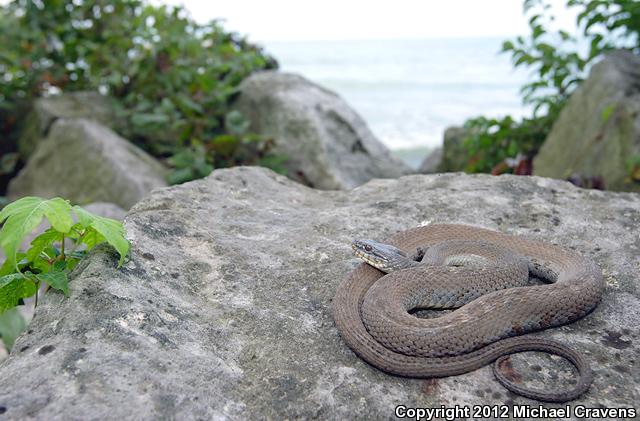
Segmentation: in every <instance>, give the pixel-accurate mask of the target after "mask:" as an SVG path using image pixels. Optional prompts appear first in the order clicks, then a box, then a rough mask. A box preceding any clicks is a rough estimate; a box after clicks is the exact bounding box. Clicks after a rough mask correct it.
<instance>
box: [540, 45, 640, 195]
mask: <svg viewBox="0 0 640 421" xmlns="http://www.w3.org/2000/svg"><path fill="white" fill-rule="evenodd" d="M634 164H635V165H640V56H636V55H634V54H632V53H630V52H627V51H617V52H614V53H611V54H609V55H608V56H607V57H606V58H605V59H604V60H602V61H601V62H600V63H598V64H596V65H595V66H593V68H592V69H591V74H590V75H589V78H588V79H587V80H585V81H584V82H583V83H582V85H581V86H580V87H579V88H578V89H576V91H575V92H574V93H573V95H571V98H570V99H569V102H568V103H567V105H565V107H564V109H563V110H562V112H561V113H560V117H559V118H558V120H557V121H556V122H555V124H554V125H553V128H552V130H551V133H549V136H547V139H546V140H545V142H544V144H543V145H542V148H541V149H540V152H539V153H538V155H537V156H536V157H535V160H534V161H533V172H534V174H535V175H541V176H545V177H554V178H562V179H567V178H569V177H572V176H573V177H581V178H587V179H589V178H601V179H602V180H603V181H604V185H605V187H606V188H607V189H611V190H626V191H640V180H633V179H632V177H630V173H631V167H632V166H633V165H634Z"/></svg>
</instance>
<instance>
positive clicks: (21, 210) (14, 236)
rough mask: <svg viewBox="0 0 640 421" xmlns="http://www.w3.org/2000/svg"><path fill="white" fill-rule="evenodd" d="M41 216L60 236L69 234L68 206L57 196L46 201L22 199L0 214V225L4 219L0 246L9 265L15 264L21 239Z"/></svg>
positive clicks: (8, 206) (70, 220)
mask: <svg viewBox="0 0 640 421" xmlns="http://www.w3.org/2000/svg"><path fill="white" fill-rule="evenodd" d="M43 217H46V218H47V219H48V220H49V222H50V223H51V226H52V227H53V228H54V229H56V230H58V231H60V232H63V233H66V232H69V230H70V229H71V226H72V225H73V219H72V218H71V205H69V202H67V201H66V200H63V199H61V198H59V197H56V198H54V199H49V200H45V199H41V198H39V197H23V198H22V199H19V200H16V201H15V202H13V203H10V204H8V205H7V206H5V207H4V208H3V209H2V211H0V223H1V222H2V221H5V220H6V221H5V223H4V225H3V227H2V230H0V246H1V247H2V249H3V250H4V252H5V254H6V256H7V260H9V261H10V262H11V263H12V264H15V256H16V253H17V252H18V248H19V247H20V243H22V239H23V238H24V237H25V236H26V235H27V234H29V233H30V232H31V231H33V230H34V229H35V228H36V227H37V226H38V225H39V224H40V222H41V221H42V218H43Z"/></svg>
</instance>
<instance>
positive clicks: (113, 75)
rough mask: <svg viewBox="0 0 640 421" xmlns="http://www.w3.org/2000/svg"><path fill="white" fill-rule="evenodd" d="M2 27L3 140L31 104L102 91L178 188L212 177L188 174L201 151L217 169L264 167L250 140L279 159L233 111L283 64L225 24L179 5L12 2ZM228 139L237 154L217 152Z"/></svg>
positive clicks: (127, 130) (136, 0) (138, 0)
mask: <svg viewBox="0 0 640 421" xmlns="http://www.w3.org/2000/svg"><path fill="white" fill-rule="evenodd" d="M0 23H1V24H0V38H1V39H3V43H2V44H0V74H4V80H3V84H0V130H1V131H2V132H5V133H7V134H9V133H11V134H13V133H15V129H16V127H17V125H18V124H19V123H20V119H19V116H20V115H21V114H22V113H23V112H24V111H23V110H24V108H25V107H26V106H27V105H28V104H29V103H30V102H31V100H33V98H36V97H39V96H41V95H46V94H50V93H52V92H57V91H62V92H70V91H78V90H98V91H100V92H102V93H104V94H108V95H110V96H112V97H113V98H115V99H117V100H118V103H119V105H120V107H119V112H118V114H119V115H120V116H121V120H122V123H124V124H119V126H120V127H118V129H119V131H120V132H121V134H123V135H124V136H125V137H126V138H128V139H130V140H131V141H133V142H134V143H136V144H137V145H140V146H141V147H143V148H144V149H146V150H147V151H149V152H150V153H151V154H153V155H155V156H157V157H159V158H163V159H167V161H166V162H168V163H169V164H170V165H177V166H175V167H174V168H175V170H176V172H177V173H178V174H176V173H174V174H172V175H171V176H170V180H171V181H173V182H176V181H184V180H186V179H189V178H192V177H200V176H203V175H206V174H207V173H208V172H207V171H205V169H206V167H205V166H202V165H199V169H198V170H196V171H192V172H191V173H190V174H187V173H186V171H183V170H184V167H180V165H182V164H184V156H185V154H193V151H196V150H197V151H201V152H204V153H205V156H203V157H202V158H201V160H202V161H204V162H207V165H210V166H214V167H225V166H230V165H235V164H236V163H246V161H247V159H248V160H249V161H251V160H255V161H258V162H259V161H260V160H261V158H263V156H257V157H256V156H253V155H251V152H254V150H253V149H251V148H245V147H243V145H245V144H246V143H247V137H251V141H250V142H249V143H260V144H262V146H260V147H259V148H257V149H259V150H260V151H261V153H262V154H263V155H264V156H269V155H270V153H271V152H270V150H269V147H268V145H269V144H270V143H269V141H268V139H265V138H259V137H256V136H249V135H248V133H247V129H248V124H245V125H243V124H244V123H242V122H243V121H244V119H243V117H242V116H241V115H239V113H237V112H235V111H232V110H231V109H230V104H231V102H232V100H233V98H234V97H235V95H236V94H237V92H238V85H239V84H240V82H241V81H242V80H243V79H244V78H245V77H247V76H248V75H249V74H251V73H252V72H254V71H257V70H261V69H269V68H275V67H277V63H276V61H275V60H274V59H273V58H272V57H270V56H268V55H267V54H265V53H264V52H263V51H262V50H261V49H260V48H259V47H257V46H255V45H253V44H251V43H249V42H248V41H247V40H246V39H245V38H243V37H241V36H239V35H238V34H236V33H230V32H226V31H224V29H223V28H222V26H221V25H220V23H219V22H217V21H212V22H209V23H206V24H199V23H197V22H195V21H194V20H193V19H192V18H191V17H190V16H189V15H188V14H187V13H186V11H185V10H184V9H183V8H181V7H167V6H153V5H150V4H148V3H147V2H145V1H142V0H116V1H106V0H86V1H68V0H67V1H63V0H51V1H46V2H42V1H37V0H14V1H12V2H10V3H9V4H8V5H6V6H4V7H3V8H2V12H1V13H0ZM237 129H241V130H237ZM220 136H224V139H225V141H224V142H225V143H227V144H231V145H235V147H234V148H229V150H230V151H231V152H230V153H228V154H219V153H218V152H217V151H216V149H217V147H216V143H219V142H220V140H219V139H220ZM10 141H11V142H13V143H15V139H11V140H10ZM13 150H15V148H13ZM9 152H10V151H9ZM176 156H177V157H176ZM171 157H175V158H174V159H170V158H171ZM189 165H191V164H189Z"/></svg>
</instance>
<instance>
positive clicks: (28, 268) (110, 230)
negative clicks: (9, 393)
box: [0, 197, 129, 348]
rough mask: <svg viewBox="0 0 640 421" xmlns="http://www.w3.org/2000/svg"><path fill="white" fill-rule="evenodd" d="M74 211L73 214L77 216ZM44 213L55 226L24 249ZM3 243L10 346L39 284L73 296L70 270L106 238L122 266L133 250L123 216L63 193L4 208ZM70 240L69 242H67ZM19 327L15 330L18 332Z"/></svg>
mask: <svg viewBox="0 0 640 421" xmlns="http://www.w3.org/2000/svg"><path fill="white" fill-rule="evenodd" d="M74 215H75V220H74V217H73V216H74ZM44 218H46V219H47V221H48V222H49V224H50V225H51V227H50V228H49V229H47V230H46V231H44V232H43V233H42V234H40V235H38V236H37V237H35V238H34V239H33V240H32V241H31V247H30V248H29V249H27V250H25V251H21V250H20V245H21V244H22V242H23V241H24V238H25V237H26V236H27V235H28V234H30V233H31V232H32V231H33V230H34V229H36V227H38V225H40V223H41V222H42V220H43V219H44ZM0 223H4V224H3V226H2V229H0V247H2V250H3V251H4V253H5V255H6V260H5V261H4V263H3V264H2V265H1V266H0V335H2V339H3V341H4V343H5V345H6V346H7V348H11V346H12V345H13V341H14V340H15V337H16V336H17V334H19V332H20V331H21V329H19V328H18V327H19V326H23V327H24V326H26V323H24V321H23V322H22V323H21V322H20V320H19V318H21V316H20V313H19V312H18V311H17V306H18V305H20V304H21V303H23V302H24V300H25V299H28V298H30V297H34V307H36V306H37V299H38V294H37V292H38V291H39V290H41V289H42V290H46V289H48V288H53V289H55V290H59V291H61V292H62V293H64V295H65V296H69V272H70V271H71V270H72V269H73V268H74V267H75V266H76V265H77V264H78V262H79V261H80V259H82V257H84V255H85V254H86V253H87V251H89V250H90V249H92V248H93V247H95V246H96V245H97V244H100V243H103V242H106V243H108V244H110V245H111V246H113V247H114V248H115V249H116V251H117V252H118V253H119V255H120V260H119V261H118V267H120V266H121V265H122V264H123V263H124V259H125V257H126V256H127V254H128V252H129V242H128V241H127V239H126V238H125V236H124V234H125V232H124V227H123V226H122V223H121V222H120V221H116V220H114V219H110V218H105V217H101V216H98V215H94V214H92V213H90V212H87V211H86V210H84V209H82V208H81V207H79V206H71V204H70V203H69V202H68V201H67V200H64V199H61V198H59V197H56V198H54V199H41V198H39V197H24V198H22V199H19V200H17V201H15V202H13V203H10V204H8V205H7V206H5V207H4V208H3V209H2V210H1V211H0ZM66 244H69V245H70V247H71V248H68V247H66ZM16 332H17V333H16Z"/></svg>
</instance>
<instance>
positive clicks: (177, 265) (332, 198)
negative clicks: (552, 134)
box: [0, 167, 640, 420]
mask: <svg viewBox="0 0 640 421" xmlns="http://www.w3.org/2000/svg"><path fill="white" fill-rule="evenodd" d="M433 222H457V223H467V224H475V225H481V226H484V227H488V228H492V229H497V230H500V231H503V232H506V233H511V234H517V235H525V236H531V237H534V238H538V239H543V240H546V241H549V242H552V243H558V244H562V245H564V246H566V247H570V248H573V249H575V250H576V251H578V252H579V253H581V254H583V255H584V256H586V257H588V258H592V259H595V261H596V262H597V263H598V265H599V266H600V267H601V268H602V270H603V272H604V275H605V278H606V289H605V292H604V296H603V299H602V302H601V303H600V305H599V306H598V307H597V308H596V309H595V311H594V312H593V313H591V314H590V315H588V316H587V317H585V318H584V319H581V320H579V321H577V322H576V323H573V324H570V325H567V326H563V327H559V328H554V329H551V330H547V331H544V332H540V333H536V335H540V336H543V337H549V338H555V339H557V340H559V341H561V342H564V343H567V344H569V345H571V346H572V347H574V348H576V349H578V350H579V351H580V352H582V353H585V355H586V358H587V359H588V360H589V361H590V362H591V364H592V367H593V369H594V383H593V385H592V386H591V389H590V390H589V392H588V393H587V394H585V395H584V396H582V397H580V398H579V399H578V400H577V401H575V402H573V403H572V407H575V406H576V405H578V404H579V405H585V406H587V407H599V406H603V407H607V408H620V407H632V406H634V405H636V406H637V404H638V402H639V401H640V400H639V391H640V383H639V382H640V360H639V359H638V355H640V333H639V332H638V329H637V326H638V325H640V280H639V279H638V270H639V269H640V258H639V257H638V256H640V253H639V252H640V240H639V239H638V233H637V227H638V225H639V224H640V196H639V195H637V194H632V193H613V192H601V191H594V190H583V189H580V188H577V187H574V186H572V185H570V184H569V183H567V182H563V181H557V180H550V179H546V178H539V177H516V176H499V177H495V176H488V175H473V176H470V175H463V174H439V175H414V176H407V177H403V178H400V179H397V180H374V181H371V182H369V183H367V184H365V185H363V186H360V187H358V188H356V189H353V190H351V191H319V190H314V189H310V188H307V187H305V186H302V185H300V184H298V183H295V182H292V181H291V180H288V179H287V178H285V177H282V176H279V175H276V174H275V173H273V172H271V171H269V170H266V169H260V168H253V167H239V168H234V169H225V170H217V171H214V172H213V173H212V174H211V175H210V176H209V177H207V178H206V179H203V180H198V181H194V182H190V183H186V184H184V185H181V186H174V187H170V188H165V189H158V190H155V191H154V192H153V193H152V194H151V196H150V197H149V198H147V199H145V200H143V201H141V202H140V203H138V204H136V205H135V206H134V207H133V208H132V209H131V210H130V211H129V213H128V215H127V217H126V218H125V226H126V229H127V233H128V236H129V238H130V240H131V242H132V255H131V260H130V261H129V262H128V263H126V264H125V265H124V266H123V267H122V268H121V269H119V270H118V269H116V262H117V257H116V255H115V254H114V252H111V251H109V250H107V249H104V248H101V249H98V250H96V251H95V252H94V253H92V254H91V255H90V256H89V258H88V259H86V260H85V261H84V262H83V263H81V265H80V266H79V267H78V268H77V270H76V272H75V275H74V279H73V281H72V282H71V296H70V298H68V299H64V298H63V297H62V296H61V295H59V294H55V293H50V294H47V296H46V297H45V299H44V300H43V302H42V304H41V306H40V307H39V308H38V311H37V314H36V317H35V318H34V320H33V323H32V325H31V326H30V333H28V334H23V335H22V336H21V337H19V338H18V340H17V341H16V344H15V348H14V350H15V351H14V352H13V353H12V354H11V355H10V357H9V358H8V359H7V360H6V361H5V362H4V363H3V364H2V365H1V366H0V376H1V377H2V379H3V385H2V386H3V387H2V388H0V407H2V408H3V411H4V414H3V416H4V419H10V420H18V419H20V420H25V419H47V420H63V419H64V420H67V419H150V420H151V419H218V420H222V419H232V420H235V419H250V418H255V419H273V420H281V419H391V418H394V409H395V407H396V406H397V405H405V406H407V407H419V408H424V407H437V408H439V407H440V406H441V405H444V406H446V407H449V408H453V406H454V405H462V406H470V405H506V406H507V408H508V410H509V411H513V406H514V405H525V404H527V405H533V406H534V407H535V408H537V407H538V405H543V406H545V407H558V406H557V405H546V404H539V403H538V402H535V401H531V400H528V399H525V398H522V397H519V396H515V395H513V394H511V393H509V392H507V391H506V390H505V389H503V388H502V387H501V386H500V385H499V384H498V383H497V382H496V381H495V380H494V378H493V375H492V372H491V368H490V367H484V368H482V369H479V370H476V371H474V372H471V373H467V374H464V375H460V376H456V377H449V378H442V379H430V380H424V379H409V378H400V377H395V376H392V375H388V374H385V373H384V372H382V371H380V370H377V369H375V368H374V367H371V366H369V365H368V364H366V363H365V362H363V361H362V360H361V359H359V358H358V357H357V356H356V355H355V354H354V353H353V352H352V351H351V350H350V349H349V348H348V347H347V346H346V345H345V343H344V342H343V341H342V339H341V338H340V335H339V333H338V331H337V330H336V328H335V326H334V323H333V319H332V316H331V314H332V313H331V305H332V304H331V300H332V297H333V295H334V293H335V290H336V288H337V286H338V284H339V283H340V282H341V281H342V280H343V279H344V277H345V276H346V275H347V274H348V273H349V271H351V270H352V269H353V268H354V267H355V266H356V265H357V264H359V261H358V259H357V258H355V257H354V256H353V254H352V251H351V248H350V242H351V240H352V239H353V238H354V237H365V238H374V239H384V238H386V237H388V236H389V235H390V234H392V233H394V232H397V231H399V230H404V229H407V228H410V227H414V226H417V225H420V224H427V223H433ZM511 360H512V366H513V372H512V373H511V374H512V376H515V378H517V379H519V381H524V382H526V383H527V384H528V385H529V386H531V387H546V388H551V387H560V386H559V385H560V384H564V385H565V386H566V382H567V381H568V380H567V379H568V378H571V377H572V375H573V373H572V371H571V370H570V369H568V368H567V366H568V363H564V362H563V361H558V360H557V359H554V358H550V357H548V356H547V355H544V354H537V353H527V354H522V355H517V356H514V357H512V359H511ZM511 413H512V414H513V412H511Z"/></svg>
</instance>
